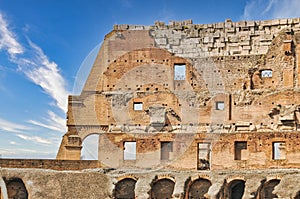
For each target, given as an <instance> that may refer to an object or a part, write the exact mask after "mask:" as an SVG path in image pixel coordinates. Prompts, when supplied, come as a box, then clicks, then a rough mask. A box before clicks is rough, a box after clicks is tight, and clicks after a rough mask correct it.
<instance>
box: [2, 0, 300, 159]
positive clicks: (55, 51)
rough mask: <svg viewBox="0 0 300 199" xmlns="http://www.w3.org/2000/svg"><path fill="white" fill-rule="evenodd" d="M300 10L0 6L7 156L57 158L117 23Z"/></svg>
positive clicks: (261, 5) (255, 4)
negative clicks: (70, 104) (83, 87)
mask: <svg viewBox="0 0 300 199" xmlns="http://www.w3.org/2000/svg"><path fill="white" fill-rule="evenodd" d="M299 7H300V1H299V0H226V1H224V0H209V1H204V0H184V1H183V0H181V1H179V0H151V1H142V0H106V1H104V0H59V1H58V0H42V1H41V0H0V93H1V97H0V156H1V157H2V158H55V156H56V153H57V150H58V147H59V144H60V141H61V137H62V136H63V134H64V133H65V132H66V127H65V118H66V116H65V112H66V105H67V103H66V102H67V95H68V94H72V93H74V92H75V91H74V88H73V87H74V85H77V84H76V81H77V82H78V76H80V75H77V72H78V71H79V70H81V71H83V73H84V74H87V70H86V68H89V66H87V65H85V66H82V62H83V61H84V60H85V58H86V57H87V56H88V55H89V54H90V52H91V51H92V49H94V48H95V47H97V46H99V44H100V43H101V42H102V40H103V38H104V36H105V34H107V33H108V32H110V31H111V30H112V27H113V25H114V24H139V25H152V24H154V22H155V21H164V22H166V23H168V22H169V21H170V20H185V19H192V20H193V23H194V24H206V23H216V22H224V21H225V19H228V18H230V19H232V20H233V21H240V20H264V19H274V18H290V17H300V9H299ZM83 76H84V75H83ZM80 79H82V75H81V76H80ZM79 88H80V86H79ZM75 90H76V92H78V85H77V86H76V89H75ZM92 150H93V149H90V150H89V151H86V152H85V153H88V154H90V153H91V152H92ZM88 154H87V156H88Z"/></svg>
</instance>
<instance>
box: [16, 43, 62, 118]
mask: <svg viewBox="0 0 300 199" xmlns="http://www.w3.org/2000/svg"><path fill="white" fill-rule="evenodd" d="M28 42H29V45H30V47H31V49H30V50H31V54H32V55H31V56H30V58H29V59H28V58H24V59H18V60H15V62H16V63H18V64H19V70H21V71H22V72H24V74H25V75H26V76H27V77H28V78H29V79H30V80H31V81H32V82H33V83H35V84H36V85H39V86H40V87H42V89H43V90H44V91H45V93H47V94H48V95H50V96H51V97H52V98H53V99H54V100H55V105H56V106H57V107H58V108H60V109H61V110H63V111H64V112H66V111H67V95H68V91H67V90H66V83H65V79H64V78H63V77H62V75H61V74H60V71H59V69H58V66H57V64H56V63H55V62H52V61H49V59H48V57H47V56H46V55H45V54H44V52H43V50H42V49H41V48H40V47H39V46H37V45H36V44H34V43H33V42H31V41H30V40H28Z"/></svg>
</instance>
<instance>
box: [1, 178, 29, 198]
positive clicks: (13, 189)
mask: <svg viewBox="0 0 300 199" xmlns="http://www.w3.org/2000/svg"><path fill="white" fill-rule="evenodd" d="M6 188H7V195H8V198H9V199H28V192H27V190H26V187H25V185H24V183H23V181H22V180H21V179H20V178H13V179H10V180H9V181H7V182H6Z"/></svg>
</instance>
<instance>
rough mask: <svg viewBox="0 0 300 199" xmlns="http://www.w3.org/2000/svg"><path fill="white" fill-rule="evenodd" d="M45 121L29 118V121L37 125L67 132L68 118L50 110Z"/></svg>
mask: <svg viewBox="0 0 300 199" xmlns="http://www.w3.org/2000/svg"><path fill="white" fill-rule="evenodd" d="M44 120H45V122H38V121H35V120H29V121H28V122H29V123H31V124H34V125H36V126H40V127H43V128H47V129H51V130H54V131H59V132H65V131H66V120H65V119H64V118H61V117H59V116H58V115H56V114H55V113H54V112H52V111H48V118H45V119H44Z"/></svg>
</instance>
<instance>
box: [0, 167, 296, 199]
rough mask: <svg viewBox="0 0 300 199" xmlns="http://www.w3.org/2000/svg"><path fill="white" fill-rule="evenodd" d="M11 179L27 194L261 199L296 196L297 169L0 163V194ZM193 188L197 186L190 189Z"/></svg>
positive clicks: (41, 198) (45, 198) (44, 197)
mask: <svg viewBox="0 0 300 199" xmlns="http://www.w3.org/2000/svg"><path fill="white" fill-rule="evenodd" d="M16 179H18V180H19V181H22V182H23V184H24V185H23V186H24V191H26V192H27V193H28V198H29V199H33V198H34V199H49V198H53V199H54V198H57V199H59V198H81V199H92V198H94V199H96V198H103V199H110V198H128V197H129V198H132V197H134V198H138V199H146V198H151V197H150V196H160V197H161V198H166V197H167V196H169V198H171V197H172V198H177V199H179V198H180V199H185V198H191V197H194V198H196V197H205V198H215V199H229V198H231V196H232V194H235V195H240V196H242V197H243V199H251V198H256V199H266V198H268V197H267V196H271V197H274V198H286V199H288V198H289V199H291V198H297V197H299V187H298V186H297V185H298V184H299V182H300V173H299V170H297V169H289V170H284V169H281V170H278V169H273V170H254V171H253V170H239V171H234V170H232V171H210V172H206V171H201V172H190V171H181V172H176V171H172V170H154V171H149V170H103V169H96V170H82V171H53V170H45V169H8V168H1V169H0V181H4V182H5V183H4V184H0V185H1V190H3V191H2V194H3V196H4V198H7V196H9V195H8V194H11V193H8V192H7V191H6V190H7V186H8V189H9V188H10V185H9V182H11V181H14V180H16ZM236 185H241V186H236ZM195 189H196V190H197V191H193V190H195ZM19 193H20V192H19ZM19 196H20V195H19ZM170 196H171V197H170Z"/></svg>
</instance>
